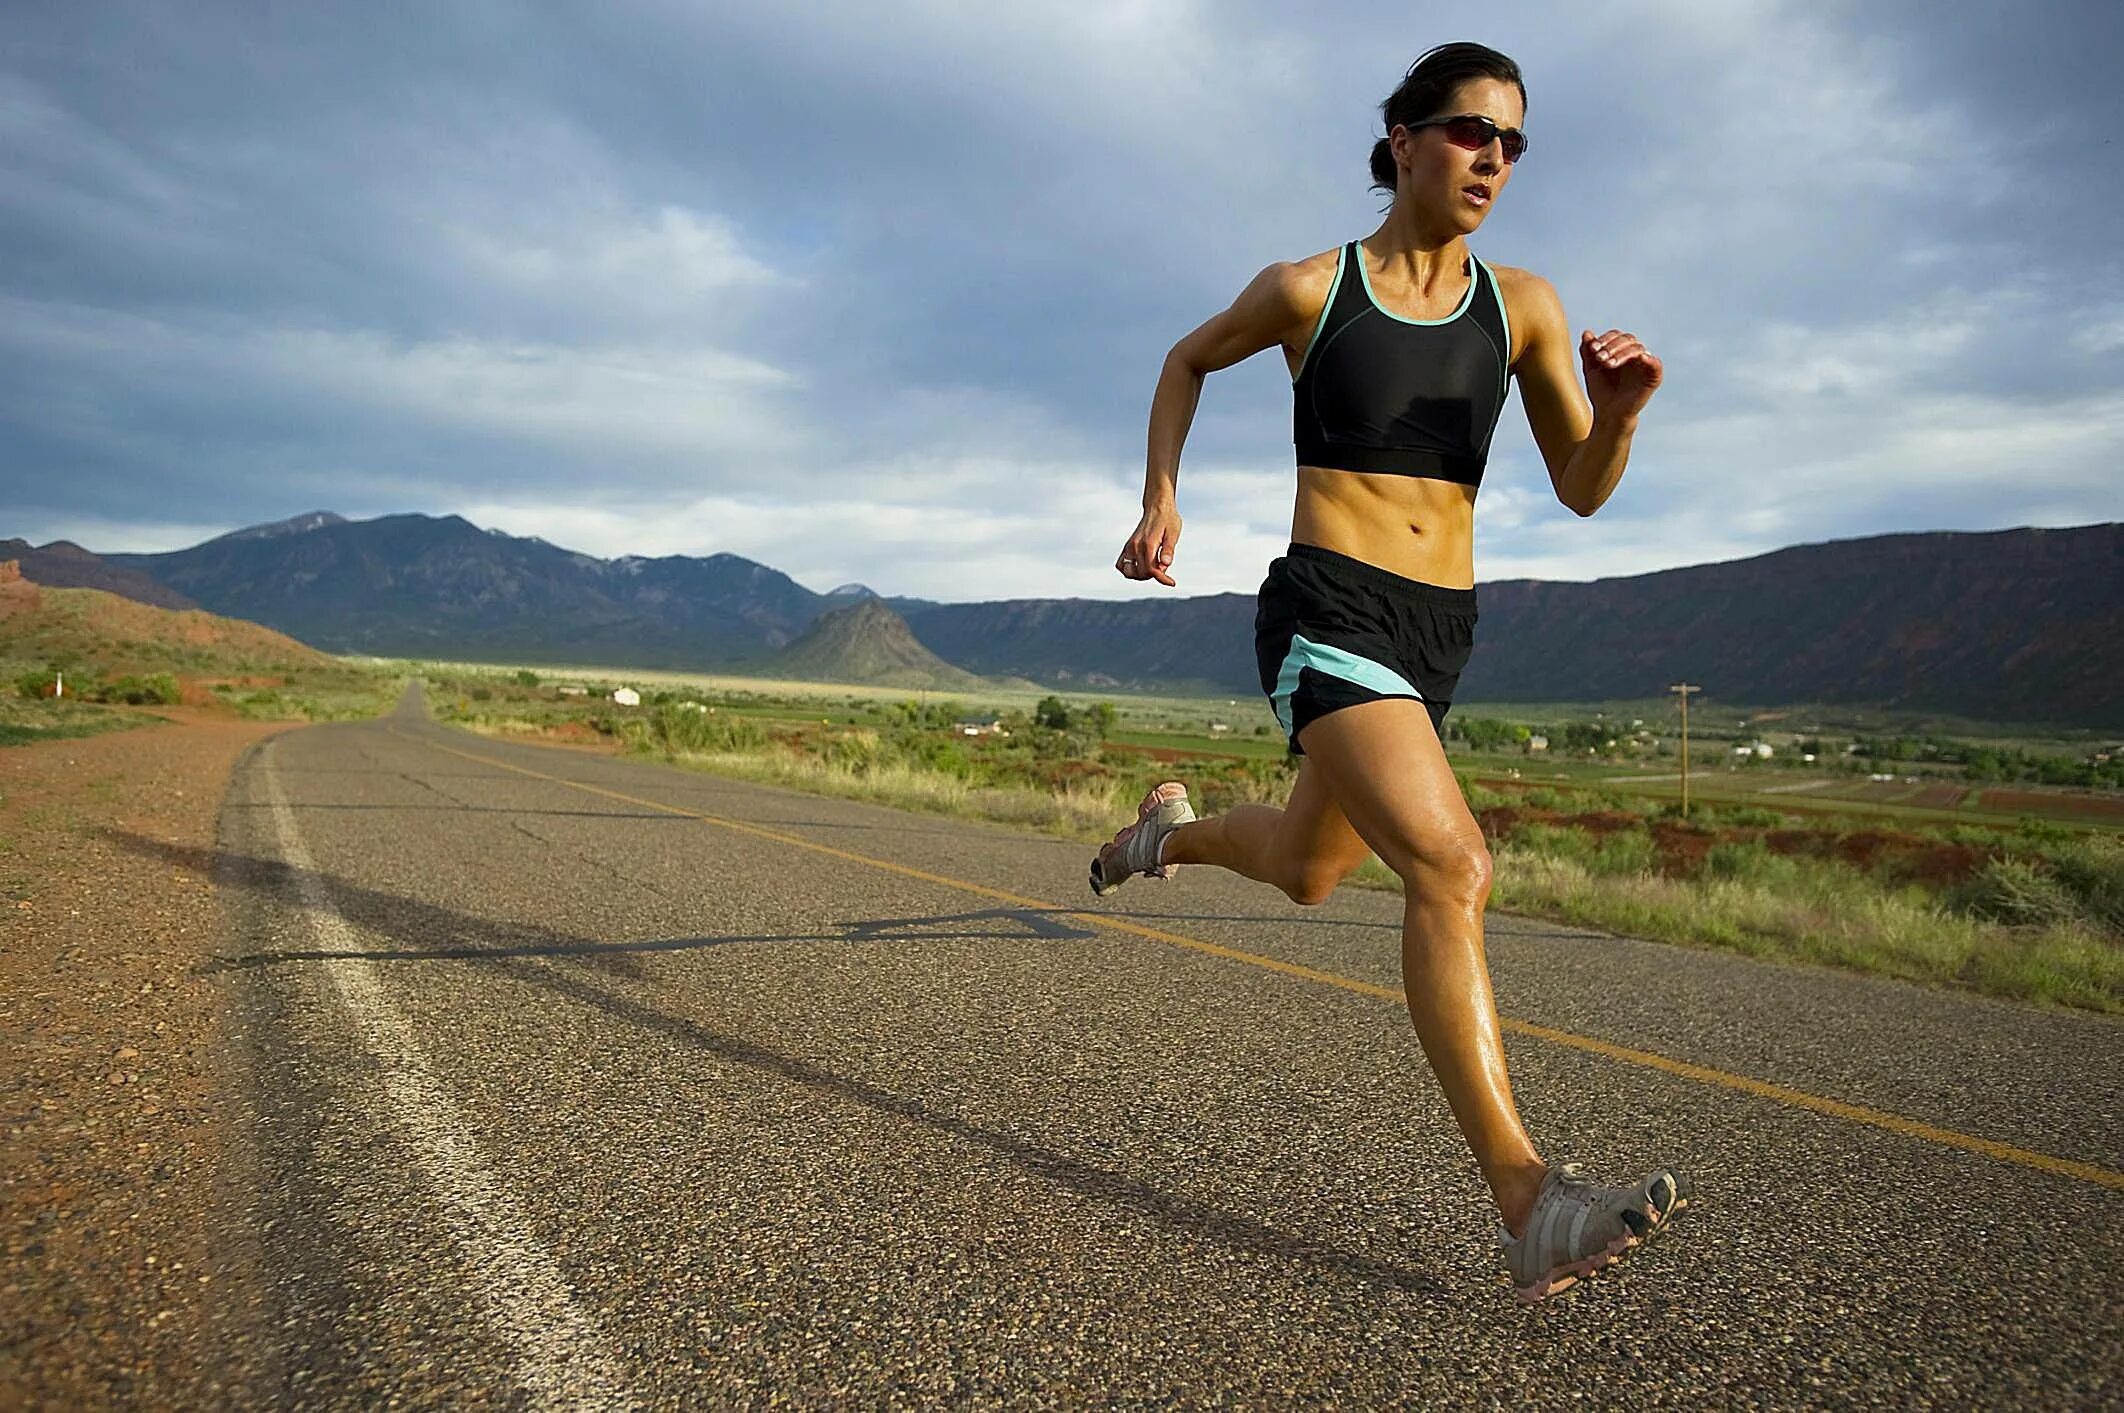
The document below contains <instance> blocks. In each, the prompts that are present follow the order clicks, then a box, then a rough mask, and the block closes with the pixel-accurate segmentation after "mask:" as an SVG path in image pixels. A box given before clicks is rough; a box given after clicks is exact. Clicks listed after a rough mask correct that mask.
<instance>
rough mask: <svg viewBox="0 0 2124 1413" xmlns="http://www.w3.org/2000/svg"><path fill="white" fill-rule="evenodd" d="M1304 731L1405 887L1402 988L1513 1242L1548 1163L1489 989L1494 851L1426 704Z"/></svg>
mask: <svg viewBox="0 0 2124 1413" xmlns="http://www.w3.org/2000/svg"><path fill="white" fill-rule="evenodd" d="M1304 730H1305V750H1306V757H1307V766H1308V769H1309V770H1317V772H1318V775H1319V783H1320V784H1321V785H1322V786H1323V787H1324V788H1325V789H1326V790H1327V791H1328V792H1329V793H1330V795H1331V796H1332V798H1333V801H1334V804H1335V806H1336V808H1337V810H1338V813H1339V814H1340V815H1341V816H1342V817H1343V819H1344V822H1345V824H1346V826H1347V827H1349V828H1350V829H1351V830H1352V832H1353V833H1355V834H1356V835H1357V836H1358V837H1359V838H1360V839H1361V840H1363V841H1364V842H1365V843H1366V844H1368V845H1369V846H1370V848H1371V850H1372V851H1373V852H1375V853H1377V854H1378V855H1379V858H1380V861H1381V862H1383V863H1384V864H1386V866H1387V867H1388V868H1390V869H1392V870H1393V871H1394V872H1395V873H1397V874H1399V875H1400V876H1401V879H1402V884H1403V897H1404V901H1403V910H1404V912H1403V921H1402V942H1401V968H1402V990H1403V994H1404V996H1405V998H1406V1001H1407V1004H1408V1009H1409V1018H1410V1020H1412V1021H1413V1022H1414V1023H1415V1026H1416V1037H1417V1039H1418V1040H1419V1041H1420V1042H1421V1043H1422V1045H1423V1052H1424V1056H1425V1058H1426V1059H1428V1060H1429V1061H1430V1062H1431V1070H1432V1072H1433V1073H1434V1074H1436V1075H1437V1076H1438V1083H1439V1086H1440V1087H1441V1088H1442V1089H1444V1091H1445V1097H1446V1103H1447V1105H1448V1106H1449V1107H1450V1108H1451V1109H1452V1111H1453V1117H1454V1119H1455V1120H1457V1121H1458V1123H1459V1126H1460V1131H1461V1133H1462V1134H1463V1135H1464V1136H1465V1137H1466V1139H1467V1141H1468V1146H1469V1148H1470V1149H1471V1150H1473V1152H1474V1156H1475V1160H1476V1162H1477V1164H1478V1165H1479V1166H1480V1167H1481V1169H1482V1174H1483V1177H1484V1179H1485V1180H1486V1181H1487V1182H1488V1183H1489V1186H1490V1190H1491V1193H1492V1194H1493V1195H1494V1197H1495V1198H1496V1201H1497V1208H1498V1214H1499V1216H1500V1217H1501V1218H1502V1219H1503V1221H1504V1224H1505V1227H1506V1228H1507V1230H1509V1231H1510V1232H1511V1233H1512V1234H1513V1235H1514V1236H1517V1235H1518V1234H1519V1233H1520V1232H1521V1231H1522V1230H1524V1227H1525V1223H1526V1220H1527V1217H1528V1214H1529V1212H1530V1211H1531V1209H1532V1207H1533V1205H1534V1199H1535V1196H1536V1194H1537V1193H1538V1192H1539V1190H1540V1188H1541V1185H1542V1181H1543V1178H1544V1176H1545V1174H1546V1172H1547V1166H1546V1164H1544V1163H1543V1161H1542V1159H1541V1156H1540V1154H1539V1153H1537V1152H1536V1150H1535V1148H1534V1145H1533V1143H1532V1141H1531V1140H1530V1139H1529V1138H1528V1137H1527V1132H1526V1129H1525V1128H1524V1127H1523V1126H1522V1125H1521V1123H1520V1121H1519V1111H1518V1109H1517V1107H1516V1106H1515V1105H1514V1104H1513V1102H1512V1084H1511V1079H1510V1078H1509V1076H1508V1075H1507V1074H1506V1071H1505V1055H1504V1042H1503V1036H1502V1033H1501V1030H1502V1027H1500V1025H1499V1024H1498V1019H1497V1004H1496V1002H1495V1001H1494V1000H1493V999H1492V997H1491V993H1490V968H1489V962H1488V958H1487V957H1486V955H1485V953H1484V949H1483V935H1482V934H1483V910H1484V907H1485V905H1486V904H1487V903H1488V901H1489V894H1490V855H1489V850H1488V849H1487V848H1486V847H1485V846H1484V844H1483V839H1482V830H1481V827H1480V826H1479V825H1477V824H1476V822H1475V820H1474V817H1473V816H1472V815H1471V814H1470V813H1469V812H1468V806H1467V801H1466V799H1465V798H1464V797H1463V796H1462V795H1461V792H1460V786H1459V783H1458V782H1457V781H1456V780H1455V779H1454V777H1453V770H1452V767H1451V766H1450V765H1449V764H1448V763H1447V761H1446V757H1445V751H1444V749H1443V748H1442V747H1441V746H1440V744H1439V741H1438V733H1437V731H1436V729H1435V728H1434V727H1433V726H1432V724H1431V717H1430V713H1429V712H1428V710H1426V708H1425V707H1424V705H1423V703H1421V702H1416V701H1409V700H1405V699H1400V698H1389V699H1385V700H1381V701H1374V702H1367V703H1365V704H1363V705H1361V706H1352V707H1345V708H1343V709H1341V710H1339V711H1334V712H1330V713H1329V714H1327V715H1325V716H1322V717H1320V718H1319V719H1317V720H1315V721H1314V722H1313V723H1312V724H1311V725H1309V726H1307V727H1305V728H1304Z"/></svg>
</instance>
